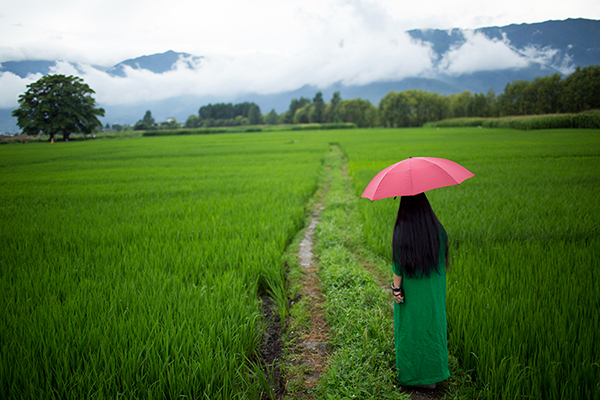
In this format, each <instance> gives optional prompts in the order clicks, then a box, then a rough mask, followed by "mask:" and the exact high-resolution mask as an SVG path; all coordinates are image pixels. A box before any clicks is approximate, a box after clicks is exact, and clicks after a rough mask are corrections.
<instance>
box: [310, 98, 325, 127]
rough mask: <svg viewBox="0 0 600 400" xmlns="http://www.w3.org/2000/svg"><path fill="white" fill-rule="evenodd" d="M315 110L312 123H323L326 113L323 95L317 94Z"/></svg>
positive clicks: (314, 100) (314, 104) (314, 102)
mask: <svg viewBox="0 0 600 400" xmlns="http://www.w3.org/2000/svg"><path fill="white" fill-rule="evenodd" d="M313 106H314V110H313V113H312V115H311V117H312V118H311V119H310V122H318V123H321V122H323V114H324V113H325V102H324V101H323V93H321V92H317V94H316V95H315V98H314V99H313Z"/></svg>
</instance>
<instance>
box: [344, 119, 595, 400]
mask: <svg viewBox="0 0 600 400" xmlns="http://www.w3.org/2000/svg"><path fill="white" fill-rule="evenodd" d="M359 133H360V132H356V135H355V136H353V137H348V138H347V140H346V141H345V142H341V143H342V145H343V146H344V149H345V151H346V153H347V155H348V158H349V160H350V161H349V173H350V174H351V175H352V176H353V179H354V185H355V186H354V188H355V191H356V194H357V195H360V193H362V190H363V189H364V188H365V187H366V185H367V183H368V182H369V180H370V179H371V178H372V177H373V176H374V175H375V174H376V173H377V172H378V171H379V170H381V169H383V168H385V167H387V166H389V165H391V164H392V163H394V162H397V161H400V160H402V159H404V158H407V157H409V156H433V157H443V158H448V159H451V160H453V161H456V162H458V163H460V164H462V165H464V166H465V167H466V168H468V169H469V170H471V171H472V172H474V173H475V175H476V176H475V177H474V178H471V179H469V180H467V181H465V182H463V183H462V184H461V185H459V186H454V187H447V188H441V189H436V190H433V191H431V192H428V198H429V199H430V202H431V203H432V206H433V208H434V210H435V211H436V213H437V215H438V217H439V218H440V220H441V222H442V224H443V225H444V226H445V228H446V230H447V231H448V234H449V237H450V245H451V248H450V254H451V268H450V270H449V272H448V275H447V276H448V303H447V312H448V328H449V346H450V349H451V352H452V354H453V355H455V356H456V357H458V359H459V360H460V362H461V364H462V366H463V368H465V369H466V370H470V371H471V373H472V376H473V377H474V379H475V382H476V384H477V386H478V388H479V394H478V397H481V398H489V399H495V398H521V397H527V398H536V399H559V398H590V399H591V398H600V386H598V376H600V375H599V365H600V352H599V350H598V346H597V345H596V341H595V336H596V335H595V332H596V331H598V330H599V329H600V320H599V318H598V315H597V314H598V313H597V310H598V307H599V306H600V303H599V300H598V296H597V294H598V293H600V281H599V280H598V279H597V274H598V263H597V260H598V256H599V254H598V248H599V246H600V230H599V225H598V222H597V221H598V220H599V217H600V207H599V206H598V202H597V198H598V197H599V196H600V132H599V131H598V130H545V131H511V130H499V129H492V130H479V129H476V128H475V129H473V128H461V129H453V130H447V129H439V130H433V129H419V130H408V129H405V130H390V131H389V133H386V134H381V135H379V136H378V139H377V140H374V139H373V138H372V137H369V138H367V137H365V138H361V137H359ZM364 135H365V136H367V134H366V133H364ZM360 206H361V215H362V224H363V232H364V235H365V241H366V243H368V246H369V247H370V248H371V249H372V250H373V251H374V252H375V253H376V254H379V255H380V256H381V257H383V258H385V259H387V260H391V245H390V243H391V233H392V232H391V231H392V226H393V222H394V218H395V213H396V211H397V207H398V200H396V201H394V200H393V199H384V200H380V201H377V202H370V201H368V200H364V201H363V202H362V203H360ZM390 262H391V261H390Z"/></svg>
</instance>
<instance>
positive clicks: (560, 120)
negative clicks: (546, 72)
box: [425, 110, 600, 130]
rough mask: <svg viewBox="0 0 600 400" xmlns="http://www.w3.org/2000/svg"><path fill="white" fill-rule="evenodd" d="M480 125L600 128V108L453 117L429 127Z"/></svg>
mask: <svg viewBox="0 0 600 400" xmlns="http://www.w3.org/2000/svg"><path fill="white" fill-rule="evenodd" d="M468 126H471V127H472V126H478V127H485V128H503V129H521V130H531V129H568V128H579V129H600V110H590V111H584V112H581V113H578V114H547V115H523V116H510V117H501V118H453V119H446V120H442V121H438V122H428V123H427V124H425V127H428V128H450V127H454V128H458V127H468Z"/></svg>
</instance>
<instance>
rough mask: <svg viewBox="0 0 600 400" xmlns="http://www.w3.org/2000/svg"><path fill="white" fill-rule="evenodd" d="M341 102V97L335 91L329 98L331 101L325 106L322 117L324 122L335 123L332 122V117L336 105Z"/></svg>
mask: <svg viewBox="0 0 600 400" xmlns="http://www.w3.org/2000/svg"><path fill="white" fill-rule="evenodd" d="M341 100H342V97H341V96H340V92H339V91H337V92H335V93H334V94H333V97H332V98H331V101H330V102H329V103H328V104H327V105H326V106H325V111H324V116H323V119H324V120H325V122H337V121H334V115H335V110H336V108H337V106H338V104H340V101H341Z"/></svg>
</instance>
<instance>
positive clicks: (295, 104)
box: [285, 97, 310, 124]
mask: <svg viewBox="0 0 600 400" xmlns="http://www.w3.org/2000/svg"><path fill="white" fill-rule="evenodd" d="M309 103H310V100H309V99H306V98H304V97H300V100H298V99H292V102H291V103H290V109H289V110H288V111H287V113H286V114H285V123H286V124H291V123H292V122H293V121H294V114H296V110H298V109H299V108H302V107H304V106H305V105H307V104H309Z"/></svg>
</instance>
